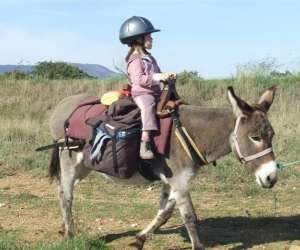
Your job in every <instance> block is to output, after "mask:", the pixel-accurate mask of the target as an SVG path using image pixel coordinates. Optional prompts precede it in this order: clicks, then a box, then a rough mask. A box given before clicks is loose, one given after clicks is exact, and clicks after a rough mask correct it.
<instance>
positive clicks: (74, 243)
mask: <svg viewBox="0 0 300 250" xmlns="http://www.w3.org/2000/svg"><path fill="white" fill-rule="evenodd" d="M107 249H108V247H106V246H105V244H104V242H103V241H102V240H101V239H99V238H97V237H92V236H86V235H85V236H84V235H82V236H79V237H77V238H75V239H73V240H68V241H65V242H61V243H55V244H45V243H37V244H35V245H29V244H25V245H24V244H23V243H21V244H18V243H15V242H13V241H2V240H1V239H0V250H107Z"/></svg>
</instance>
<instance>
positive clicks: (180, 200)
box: [49, 86, 277, 250]
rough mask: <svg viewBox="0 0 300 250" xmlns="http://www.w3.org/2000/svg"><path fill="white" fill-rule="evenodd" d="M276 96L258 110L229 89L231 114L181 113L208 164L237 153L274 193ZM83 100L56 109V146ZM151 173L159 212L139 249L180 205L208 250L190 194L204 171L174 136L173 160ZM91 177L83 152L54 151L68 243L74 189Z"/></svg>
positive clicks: (184, 109) (270, 94)
mask: <svg viewBox="0 0 300 250" xmlns="http://www.w3.org/2000/svg"><path fill="white" fill-rule="evenodd" d="M275 90H276V87H275V86H274V87H271V88H269V89H267V90H266V91H265V92H264V93H263V94H262V96H261V97H260V99H259V101H258V102H257V103H256V104H255V105H249V104H248V103H247V102H245V101H244V100H242V99H241V98H240V97H238V96H237V95H236V94H235V92H234V90H233V88H232V87H229V88H228V91H227V92H228V97H229V101H230V103H231V105H232V109H220V108H205V107H199V106H193V105H182V106H180V108H179V110H178V113H179V116H180V119H181V122H182V124H183V126H185V128H186V129H187V130H188V131H189V133H190V135H191V137H192V138H193V139H194V141H195V143H196V144H197V145H198V146H201V148H202V149H203V152H204V154H205V156H206V159H207V160H208V162H209V163H213V162H215V161H216V160H217V159H219V158H220V157H222V156H225V155H227V154H229V153H230V152H233V153H234V155H235V156H236V158H237V159H238V160H239V161H240V162H242V163H245V164H244V165H245V166H247V168H249V169H250V170H251V171H252V172H253V173H254V174H255V177H256V181H257V183H258V185H260V186H261V187H263V188H272V187H273V186H274V184H275V183H276V181H277V164H276V160H275V155H274V153H273V150H272V138H273V135H274V131H273V128H272V126H271V124H270V122H269V120H268V118H267V112H268V110H269V108H270V106H271V104H272V103H273V99H274V95H275ZM84 98H86V95H76V96H70V97H67V98H65V99H64V100H62V101H61V102H60V103H59V104H58V105H57V107H56V109H55V111H54V112H53V114H52V116H51V118H50V131H51V134H52V137H53V139H54V140H59V139H61V140H63V138H64V131H63V127H64V126H63V124H64V121H65V120H66V118H67V117H68V116H69V114H70V113H71V112H72V111H73V110H74V109H75V107H77V106H78V104H79V103H80V102H81V101H82V100H83V99H84ZM152 169H153V172H154V174H155V175H156V176H157V177H158V178H159V179H160V180H161V181H162V188H161V198H160V208H159V210H158V212H157V214H156V216H155V217H154V219H153V220H152V221H151V222H150V223H149V225H147V227H146V228H145V229H143V230H142V231H141V232H139V233H138V234H137V235H136V240H135V243H134V246H135V247H136V248H137V249H142V248H143V245H144V243H145V241H146V238H147V235H148V234H151V233H154V232H155V231H156V230H157V229H159V228H160V227H161V226H162V225H163V224H165V223H166V222H167V221H168V219H169V218H170V217H171V215H172V212H173V210H174V208H175V205H177V207H178V209H179V211H180V214H181V217H182V220H183V223H184V225H185V227H186V229H187V231H188V234H189V237H190V240H191V244H192V249H194V250H196V249H197V250H198V249H204V247H203V245H202V244H201V242H200V239H199V233H198V227H197V216H196V214H195V211H194V207H193V204H192V200H191V196H190V193H189V183H190V181H191V179H192V178H193V177H194V176H195V175H196V173H197V170H198V169H199V166H195V164H194V163H193V161H192V160H191V159H190V158H189V157H188V156H187V154H186V152H185V151H184V150H183V148H182V146H181V145H180V143H179V141H178V140H177V138H176V137H175V136H174V131H172V136H171V139H170V151H169V155H168V157H162V156H157V157H156V159H154V160H153V162H152ZM90 171H91V170H89V169H88V168H86V167H85V166H84V164H83V153H82V151H80V150H77V151H73V152H72V153H70V152H69V151H68V149H64V148H56V149H54V150H53V153H52V160H51V163H50V167H49V174H50V177H51V178H52V179H53V178H55V179H56V182H57V184H58V194H59V201H60V207H61V212H62V216H63V223H62V231H61V233H62V234H64V235H65V236H66V237H71V236H72V235H73V234H74V224H73V218H72V200H73V188H74V184H75V182H77V181H79V180H82V179H83V178H85V177H86V176H87V175H88V174H89V173H90ZM110 178H112V179H113V180H114V181H116V182H121V183H127V184H133V185H134V184H141V183H147V182H148V181H147V180H146V179H144V178H143V177H142V176H141V175H140V174H139V173H136V174H135V175H134V176H132V177H131V178H129V179H126V180H121V179H118V178H113V177H110Z"/></svg>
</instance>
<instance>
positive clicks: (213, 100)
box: [0, 76, 300, 175]
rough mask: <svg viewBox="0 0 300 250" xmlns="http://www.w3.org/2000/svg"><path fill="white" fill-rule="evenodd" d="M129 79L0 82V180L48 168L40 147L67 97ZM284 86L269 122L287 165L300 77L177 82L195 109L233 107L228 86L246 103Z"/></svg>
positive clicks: (298, 112) (295, 140)
mask: <svg viewBox="0 0 300 250" xmlns="http://www.w3.org/2000/svg"><path fill="white" fill-rule="evenodd" d="M124 82H126V79H122V78H119V79H113V80H59V81H56V80H53V81H49V80H40V81H38V80H12V79H1V80H0V93H1V95H0V121H1V122H0V140H1V143H0V169H1V170H0V175H1V174H2V175H6V174H10V173H13V172H15V171H18V170H31V171H32V172H33V173H34V172H35V171H36V170H38V171H37V172H39V170H40V169H45V168H46V167H47V164H48V158H49V157H48V154H47V153H36V152H34V149H35V148H36V147H38V146H40V145H45V144H48V143H51V137H50V134H49V129H48V118H49V116H50V114H51V112H52V110H53V109H54V107H55V106H56V105H57V103H58V102H59V101H60V100H62V99H63V98H64V97H67V96H70V95H74V94H78V93H89V94H91V95H99V96H100V95H101V94H102V93H104V92H106V91H108V90H111V89H118V88H121V87H123V86H125V84H124ZM273 84H277V85H278V86H279V89H278V92H277V94H276V98H275V101H274V104H273V106H272V108H271V110H270V112H269V113H270V114H269V118H270V120H271V123H272V125H273V127H274V129H275V132H276V137H275V139H274V148H275V152H276V153H277V155H278V156H279V158H280V160H282V161H292V160H296V159H297V158H299V157H300V154H299V147H300V137H299V135H300V125H299V120H300V118H299V117H300V102H299V96H300V78H299V77H297V76H288V77H281V78H280V77H277V78H276V77H268V76H265V77H264V78H262V77H257V78H255V77H247V76H242V77H236V78H232V79H224V80H203V79H199V81H196V82H195V81H192V82H190V83H187V84H185V85H182V84H181V83H180V82H178V83H177V88H178V92H179V93H180V94H181V95H182V97H183V99H185V100H187V101H188V102H189V103H191V104H195V105H205V106H212V107H228V108H230V104H229V102H228V99H227V91H226V89H227V86H229V85H233V86H234V88H235V90H236V93H237V94H238V95H240V96H241V97H242V98H243V99H244V100H247V101H249V102H250V103H254V102H255V101H257V100H258V98H259V96H260V94H261V93H262V92H263V90H264V89H265V88H267V87H268V86H271V85H273Z"/></svg>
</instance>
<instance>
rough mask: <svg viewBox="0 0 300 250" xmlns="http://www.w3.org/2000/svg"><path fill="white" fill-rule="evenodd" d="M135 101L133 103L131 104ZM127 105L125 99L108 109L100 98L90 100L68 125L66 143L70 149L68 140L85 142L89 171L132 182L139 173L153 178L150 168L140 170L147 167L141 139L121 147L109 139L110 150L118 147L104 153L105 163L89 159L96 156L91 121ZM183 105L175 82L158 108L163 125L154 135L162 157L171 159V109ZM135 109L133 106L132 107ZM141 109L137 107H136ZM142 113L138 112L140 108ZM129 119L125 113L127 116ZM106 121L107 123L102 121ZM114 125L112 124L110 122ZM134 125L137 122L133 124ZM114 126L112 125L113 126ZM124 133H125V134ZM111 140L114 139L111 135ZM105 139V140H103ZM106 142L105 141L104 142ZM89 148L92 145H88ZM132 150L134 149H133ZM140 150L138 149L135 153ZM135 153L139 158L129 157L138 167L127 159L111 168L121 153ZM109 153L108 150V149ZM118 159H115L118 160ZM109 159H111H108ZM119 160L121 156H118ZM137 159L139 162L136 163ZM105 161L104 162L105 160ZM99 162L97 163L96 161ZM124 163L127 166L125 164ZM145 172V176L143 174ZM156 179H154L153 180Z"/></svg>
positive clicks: (70, 119) (73, 114) (164, 91)
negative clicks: (92, 141)
mask: <svg viewBox="0 0 300 250" xmlns="http://www.w3.org/2000/svg"><path fill="white" fill-rule="evenodd" d="M124 98H125V99H128V101H129V102H132V103H133V101H132V99H131V97H128V96H127V97H124ZM130 99H131V101H130ZM122 102H123V103H124V102H127V101H126V100H124V99H120V100H118V101H116V102H114V103H113V104H112V105H111V106H109V107H108V106H106V105H103V104H101V103H100V100H99V98H98V97H95V96H90V97H87V98H86V99H85V100H83V102H82V103H81V104H80V105H79V106H78V107H77V108H76V109H75V110H74V111H73V112H72V113H71V115H70V116H69V118H68V119H67V120H66V122H65V143H66V147H67V148H68V139H69V138H71V139H72V140H73V141H74V140H80V141H83V142H85V143H84V155H85V162H86V163H87V164H85V165H86V166H87V167H89V168H92V169H95V170H97V171H100V172H104V173H107V174H109V175H113V176H117V177H119V178H129V177H130V176H131V175H132V174H133V173H134V172H135V171H137V170H138V171H139V172H140V173H141V174H142V175H143V176H144V177H146V178H149V176H150V175H151V173H146V174H145V172H147V171H148V169H149V168H148V167H145V168H144V170H141V169H139V167H140V166H144V165H143V164H145V162H144V163H143V161H141V160H139V159H138V148H139V138H140V136H139V135H138V136H137V137H136V139H131V141H129V142H126V141H124V142H122V143H121V144H120V143H118V142H117V143H110V142H109V139H107V141H108V144H107V145H109V147H111V144H112V145H113V146H115V145H116V146H115V149H113V150H109V151H106V152H105V151H104V154H103V160H102V162H100V161H98V163H97V164H94V163H93V162H92V161H90V160H88V161H86V159H88V157H89V155H90V152H91V153H92V150H91V149H92V147H91V135H93V133H95V129H94V130H92V128H91V126H89V125H90V124H89V125H88V123H89V121H91V119H95V118H97V117H99V116H100V117H102V118H103V116H105V115H106V114H109V113H110V110H115V111H116V110H119V108H122V105H121V103H122ZM180 102H181V100H180V98H179V95H178V94H177V91H176V88H175V82H174V81H171V82H169V83H168V89H166V90H165V89H164V90H163V91H162V95H161V99H160V102H159V103H158V105H157V115H158V117H159V119H158V124H159V129H160V130H159V132H158V133H157V134H155V135H154V137H153V141H154V144H155V148H156V152H157V153H158V154H160V155H167V154H168V143H169V137H170V134H171V129H172V117H171V115H170V109H172V108H175V107H176V105H178V104H179V103H180ZM130 105H131V104H130ZM136 108H137V106H136ZM137 109H138V108H137ZM124 115H125V113H124ZM102 120H103V119H102ZM110 122H111V121H110ZM133 122H134V121H133ZM110 125H111V124H110ZM121 132H123V131H121ZM98 136H99V141H101V142H102V141H103V142H104V140H105V138H106V137H105V136H103V135H101V134H99V135H98ZM108 136H110V137H112V136H111V134H110V135H108ZM100 139H101V140H100ZM102 139H103V140H102ZM88 144H89V145H88ZM129 144H130V145H131V146H130V145H129ZM134 145H135V146H134ZM135 148H136V149H135ZM128 149H131V150H132V151H137V152H136V157H133V156H132V157H129V158H131V160H134V162H136V165H139V166H134V165H135V164H133V163H132V162H129V163H130V164H127V162H128V159H127V158H128V157H127V158H126V159H125V158H124V157H123V158H122V157H121V158H118V160H120V162H119V164H117V165H118V167H116V164H113V165H114V167H111V165H112V164H111V161H112V160H113V161H115V162H117V161H116V155H117V154H118V153H113V152H112V151H115V152H120V151H121V150H127V151H128ZM104 150H105V149H104ZM127 151H126V153H125V154H124V155H128V154H132V155H134V153H132V152H129V151H128V152H127ZM114 155H115V156H114ZM105 157H106V158H107V159H105ZM118 157H119V156H118ZM136 158H137V159H136ZM101 159H102V158H101ZM94 162H95V161H94ZM123 163H124V164H123ZM127 166H129V167H127ZM143 172H144V174H143ZM151 179H153V176H152V177H151Z"/></svg>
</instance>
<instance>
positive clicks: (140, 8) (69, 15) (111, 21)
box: [0, 0, 300, 78]
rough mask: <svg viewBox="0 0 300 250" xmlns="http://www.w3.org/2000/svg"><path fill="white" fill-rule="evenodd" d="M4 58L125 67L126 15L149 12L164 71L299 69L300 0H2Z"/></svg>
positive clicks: (0, 58) (210, 73) (219, 73)
mask: <svg viewBox="0 0 300 250" xmlns="http://www.w3.org/2000/svg"><path fill="white" fill-rule="evenodd" d="M0 10H1V15H0V64H17V63H20V62H23V63H25V64H34V63H37V62H38V61H41V60H54V61H55V60H60V61H61V60H62V61H69V62H80V63H97V64H102V65H104V66H107V67H109V68H111V69H113V67H114V65H117V66H121V65H122V64H123V60H124V59H123V58H124V56H125V54H126V52H127V50H128V47H126V46H124V45H122V44H121V43H120V42H119V40H118V32H119V27H120V25H121V24H122V22H123V21H124V20H125V19H126V18H128V17H131V16H133V15H140V16H145V17H147V18H148V19H150V20H151V21H152V23H153V24H154V26H155V27H156V28H160V29H161V30H162V31H161V32H159V33H155V34H153V38H154V47H153V50H152V54H153V55H154V56H155V57H156V58H157V60H158V62H159V64H160V66H161V68H162V69H163V70H165V71H175V72H180V71H182V70H184V69H186V70H197V71H198V72H199V73H200V74H201V75H202V76H204V77H207V78H213V77H226V76H230V75H232V74H234V73H235V70H236V66H237V65H238V64H244V63H247V62H249V61H255V60H261V59H262V58H266V57H272V58H276V59H277V60H278V62H279V63H281V64H283V65H284V66H283V67H282V69H285V68H290V69H295V68H298V69H300V64H299V62H300V32H299V24H300V14H299V13H300V12H299V11H300V1H296V0H294V1H292V0H285V1H284V0H273V1H271V0H260V1H259V0H226V1H225V0H224V1H221V0H198V1H196V0H194V1H189V0H186V1H183V0H165V1H163V0H160V1H159V0H140V1H138V0H128V1H126V0H123V1H117V0H85V1H84V0H81V1H79V0H24V1H21V0H1V1H0Z"/></svg>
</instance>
